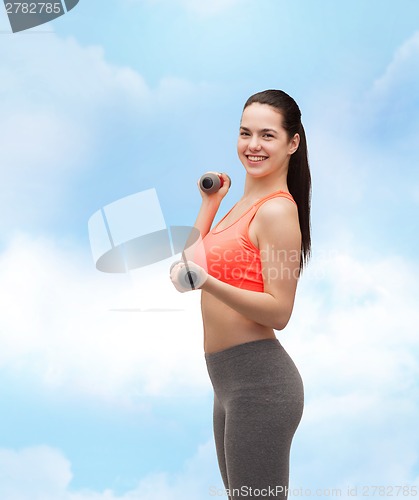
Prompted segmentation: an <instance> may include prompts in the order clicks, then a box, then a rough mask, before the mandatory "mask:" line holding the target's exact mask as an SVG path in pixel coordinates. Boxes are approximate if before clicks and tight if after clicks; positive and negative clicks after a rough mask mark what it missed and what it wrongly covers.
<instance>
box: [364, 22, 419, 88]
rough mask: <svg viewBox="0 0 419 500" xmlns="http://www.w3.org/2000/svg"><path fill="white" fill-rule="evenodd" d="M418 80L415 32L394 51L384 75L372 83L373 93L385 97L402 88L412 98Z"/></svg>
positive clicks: (418, 49)
mask: <svg viewBox="0 0 419 500" xmlns="http://www.w3.org/2000/svg"><path fill="white" fill-rule="evenodd" d="M418 80H419V32H416V33H414V35H413V36H411V37H410V38H409V39H408V40H406V41H405V42H404V43H403V44H402V45H401V46H400V47H399V48H398V49H397V50H396V52H395V54H394V57H393V59H392V60H391V62H390V63H389V65H388V66H387V68H386V69H385V71H384V73H383V74H382V75H381V76H380V77H379V78H378V79H377V80H376V81H375V82H374V84H373V92H374V93H375V94H376V95H377V96H379V97H386V96H387V95H388V94H390V93H393V92H394V90H395V88H398V89H399V90H401V88H404V90H408V91H409V97H412V96H413V95H414V90H415V88H417V83H418ZM400 97H403V96H400Z"/></svg>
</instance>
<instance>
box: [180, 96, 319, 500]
mask: <svg viewBox="0 0 419 500" xmlns="http://www.w3.org/2000/svg"><path fill="white" fill-rule="evenodd" d="M237 152H238V155H239V158H240V161H241V162H242V164H243V166H244V169H245V171H246V181H245V190H244V194H243V196H242V198H241V199H240V200H239V201H238V202H237V203H236V204H235V205H234V206H233V207H232V209H231V210H230V211H229V212H228V213H227V214H226V215H225V216H224V217H223V218H222V219H221V220H220V222H219V223H218V224H217V225H216V226H215V227H214V228H213V229H212V230H210V226H211V224H212V222H213V220H214V217H215V214H216V212H217V210H218V207H219V205H220V202H221V200H222V199H223V197H224V196H225V195H226V194H227V191H228V189H229V180H228V179H229V178H228V176H227V175H226V174H220V175H221V176H222V177H223V181H224V183H223V185H222V187H221V188H220V189H219V190H218V191H217V192H215V193H207V192H205V191H203V190H202V189H200V191H201V196H202V206H201V210H200V212H199V214H198V218H197V220H196V222H195V227H196V228H197V229H199V231H200V233H201V236H202V238H203V240H202V245H203V247H204V250H205V252H204V254H205V257H206V262H205V263H202V262H200V263H199V262H196V261H195V262H189V263H185V262H180V263H178V264H176V265H174V266H173V267H172V269H171V279H172V281H173V283H174V285H175V286H176V288H177V289H178V290H179V291H186V290H187V289H185V287H184V286H179V285H178V276H180V275H181V273H182V272H183V273H184V271H185V269H184V267H185V266H190V268H192V270H193V272H194V273H195V274H196V276H198V277H199V280H198V281H197V283H198V284H197V287H196V288H201V289H202V298H201V306H202V319H203V324H204V349H205V359H206V363H207V368H208V373H209V376H210V378H211V382H212V384H213V387H214V435H215V442H216V449H217V457H218V463H219V466H220V472H221V475H222V478H223V481H224V485H225V488H226V491H227V494H228V495H229V498H230V499H233V498H234V499H237V498H245V497H246V498H253V497H256V496H258V495H259V493H260V492H261V491H264V492H266V493H267V494H266V495H265V496H267V497H269V498H286V497H287V490H288V480H289V478H288V476H289V453H290V447H291V441H292V438H293V436H294V433H295V430H296V429H297V427H298V424H299V422H300V419H301V416H302V412H303V405H304V389H303V383H302V380H301V377H300V374H299V372H298V369H297V368H296V366H295V364H294V362H293V361H292V359H291V358H290V357H289V355H288V354H287V352H286V351H285V350H284V348H283V347H282V345H281V344H280V343H279V341H278V339H277V338H276V336H275V333H274V330H282V329H284V328H285V326H286V325H287V323H288V321H289V319H290V316H291V313H292V309H293V305H294V298H295V292H296V288H297V283H298V279H299V276H300V273H301V270H302V268H303V266H304V264H305V263H306V262H307V260H308V257H309V255H310V247H311V241H310V193H311V177H310V169H309V165H308V160H307V147H306V140H305V134H304V128H303V126H302V124H301V113H300V110H299V108H298V106H297V104H296V102H295V101H294V100H293V99H292V98H291V97H290V96H289V95H287V94H286V93H285V92H282V91H280V90H268V91H265V92H260V93H258V94H255V95H254V96H252V97H250V98H249V99H248V101H247V102H246V104H245V106H244V110H243V114H242V118H241V123H240V134H239V138H238V143H237ZM198 186H199V183H198ZM188 250H189V249H188ZM195 253H197V252H195ZM199 264H202V265H203V267H200V265H199ZM190 268H188V267H187V270H188V272H189V269H190ZM204 268H205V269H207V271H205V270H204ZM191 286H192V284H191ZM252 491H253V492H255V493H254V496H253V495H252V493H251V492H252Z"/></svg>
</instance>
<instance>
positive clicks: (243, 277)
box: [202, 191, 295, 292]
mask: <svg viewBox="0 0 419 500" xmlns="http://www.w3.org/2000/svg"><path fill="white" fill-rule="evenodd" d="M275 197H284V198H288V199H289V200H291V201H292V202H293V203H295V201H294V198H293V197H292V196H291V195H290V194H289V193H287V192H285V191H274V192H273V193H271V194H269V195H267V196H264V197H263V198H260V199H259V200H257V201H256V202H255V203H253V205H252V206H251V207H250V208H248V209H247V210H246V212H244V214H242V215H241V216H240V217H239V218H238V219H237V220H236V221H235V222H233V223H231V224H230V225H229V226H227V227H226V228H225V229H220V230H217V228H218V226H219V225H220V224H221V222H223V220H224V219H225V218H226V217H227V216H228V215H229V214H230V213H231V211H232V210H233V208H234V207H235V206H236V205H234V206H233V207H232V208H231V209H230V210H229V211H228V212H227V213H226V215H225V216H224V217H223V218H222V219H221V220H220V221H219V222H218V223H217V224H216V226H215V227H214V228H213V229H212V230H211V231H210V232H209V233H208V234H207V235H206V236H205V237H204V239H203V241H202V243H203V246H204V250H205V256H206V261H207V271H208V274H210V275H211V276H214V278H217V279H219V280H221V281H224V282H225V283H229V284H230V285H233V286H237V287H238V288H245V289H246V290H253V291H257V292H263V291H264V283H263V276H262V264H261V260H260V251H259V249H258V248H257V247H256V246H255V245H253V243H252V242H251V241H250V238H249V225H250V223H251V221H252V220H253V217H254V216H255V215H256V212H257V211H258V209H259V207H260V206H261V205H262V204H263V203H264V202H265V201H267V200H270V199H271V198H275Z"/></svg>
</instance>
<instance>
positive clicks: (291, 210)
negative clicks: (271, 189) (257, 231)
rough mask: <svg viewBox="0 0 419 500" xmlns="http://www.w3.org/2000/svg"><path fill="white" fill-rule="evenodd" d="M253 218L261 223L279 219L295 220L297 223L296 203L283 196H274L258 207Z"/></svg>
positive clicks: (283, 220) (278, 220)
mask: <svg viewBox="0 0 419 500" xmlns="http://www.w3.org/2000/svg"><path fill="white" fill-rule="evenodd" d="M255 219H257V220H258V222H259V223H260V224H262V225H266V224H272V223H274V222H280V221H281V222H285V221H289V222H292V221H294V222H295V221H296V222H297V223H298V209H297V205H296V204H295V203H294V202H293V201H291V200H290V199H288V198H286V197H285V196H276V197H275V198H271V199H270V200H267V201H265V202H264V203H263V204H262V205H261V206H260V207H259V209H258V211H257V212H256V216H255Z"/></svg>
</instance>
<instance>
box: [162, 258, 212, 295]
mask: <svg viewBox="0 0 419 500" xmlns="http://www.w3.org/2000/svg"><path fill="white" fill-rule="evenodd" d="M178 264H181V267H180V269H179V270H178V272H177V274H176V275H174V276H172V270H173V268H174V267H175V266H176V265H178ZM170 275H171V277H172V281H174V282H175V285H176V288H178V290H179V289H180V291H184V292H186V291H188V290H196V289H197V288H200V287H201V286H202V285H203V284H204V283H205V281H206V279H207V276H208V275H207V273H206V272H205V271H204V269H202V267H199V266H197V265H196V264H194V263H193V262H191V261H187V262H185V261H184V260H177V261H176V262H173V264H172V265H171V266H170Z"/></svg>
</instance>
